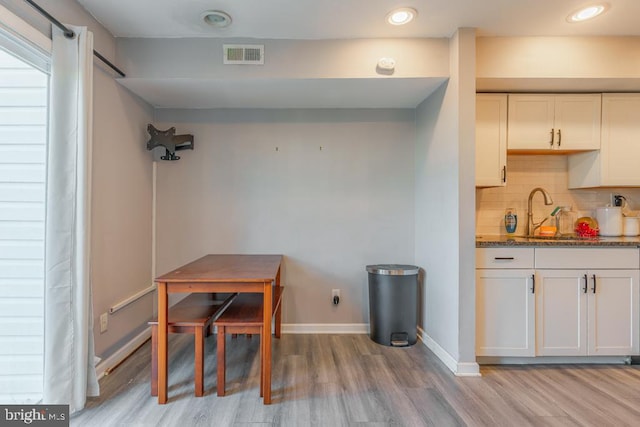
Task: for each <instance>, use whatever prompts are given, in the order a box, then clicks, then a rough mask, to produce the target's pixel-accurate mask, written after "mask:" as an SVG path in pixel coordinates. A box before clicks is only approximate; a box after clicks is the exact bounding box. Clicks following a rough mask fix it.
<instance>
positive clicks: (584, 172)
mask: <svg viewBox="0 0 640 427" xmlns="http://www.w3.org/2000/svg"><path fill="white" fill-rule="evenodd" d="M638 159H640V94H637V93H636V94H631V93H628V94H627V93H624V94H603V95H602V147H601V148H600V151H599V152H593V153H580V154H574V155H571V156H569V167H568V169H569V188H588V187H601V186H602V187H607V186H609V187H611V186H614V187H625V186H627V187H629V186H633V187H636V186H640V168H638Z"/></svg>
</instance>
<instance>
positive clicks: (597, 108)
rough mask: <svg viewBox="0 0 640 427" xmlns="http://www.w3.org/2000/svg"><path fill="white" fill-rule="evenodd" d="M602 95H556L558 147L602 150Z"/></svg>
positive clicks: (556, 138)
mask: <svg viewBox="0 0 640 427" xmlns="http://www.w3.org/2000/svg"><path fill="white" fill-rule="evenodd" d="M601 107H602V95H600V94H581V95H557V96H556V97H555V109H554V112H555V114H554V126H553V127H554V130H555V132H556V135H555V138H554V142H555V148H557V149H559V150H598V149H600V120H601Z"/></svg>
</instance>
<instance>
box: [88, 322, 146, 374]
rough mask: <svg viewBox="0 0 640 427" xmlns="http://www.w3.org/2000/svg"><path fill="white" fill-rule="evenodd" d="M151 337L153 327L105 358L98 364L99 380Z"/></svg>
mask: <svg viewBox="0 0 640 427" xmlns="http://www.w3.org/2000/svg"><path fill="white" fill-rule="evenodd" d="M149 338H151V327H148V328H146V329H145V330H144V331H142V332H140V333H139V334H138V335H136V336H135V337H133V338H132V339H131V340H130V341H129V342H128V343H126V344H125V345H123V346H122V347H121V348H120V349H118V351H116V352H115V353H113V354H112V355H111V356H109V357H107V358H106V359H104V360H103V361H102V362H100V363H98V365H97V366H96V375H97V376H98V380H100V379H101V378H102V377H104V376H105V375H108V374H109V371H110V370H111V369H113V368H115V367H116V366H118V365H119V364H120V363H122V361H123V360H124V359H126V358H127V357H129V355H130V354H131V353H133V352H134V351H136V349H137V348H138V347H140V346H141V345H142V344H144V343H145V341H147V340H148V339H149Z"/></svg>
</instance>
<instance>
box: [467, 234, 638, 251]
mask: <svg viewBox="0 0 640 427" xmlns="http://www.w3.org/2000/svg"><path fill="white" fill-rule="evenodd" d="M505 246H529V247H550V246H557V247H567V246H571V247H573V246H583V247H584V246H595V247H640V237H638V236H636V237H596V238H579V237H561V238H555V237H537V236H536V237H525V236H506V235H480V236H476V248H500V247H505Z"/></svg>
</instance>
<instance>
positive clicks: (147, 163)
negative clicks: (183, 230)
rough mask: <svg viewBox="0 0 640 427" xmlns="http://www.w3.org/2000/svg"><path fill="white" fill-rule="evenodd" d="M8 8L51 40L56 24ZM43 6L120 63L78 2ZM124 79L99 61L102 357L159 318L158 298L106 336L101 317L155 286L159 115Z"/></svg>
mask: <svg viewBox="0 0 640 427" xmlns="http://www.w3.org/2000/svg"><path fill="white" fill-rule="evenodd" d="M0 3H2V4H3V5H5V6H6V7H7V8H8V9H10V10H12V11H13V12H14V13H16V14H17V15H19V16H21V17H22V18H23V19H24V20H26V21H27V22H29V23H31V24H32V25H34V26H35V27H36V28H38V29H40V30H41V31H42V32H43V33H45V34H49V28H50V25H49V24H48V22H47V21H46V20H45V19H44V18H42V17H41V16H40V15H39V14H37V12H35V10H34V9H33V8H31V6H29V5H28V4H26V3H25V2H24V1H18V0H0ZM38 3H39V4H40V6H42V7H43V8H44V9H45V10H47V11H48V12H49V13H51V14H52V15H53V16H55V17H56V18H57V19H58V20H60V21H61V22H64V23H68V24H71V25H85V26H87V27H88V28H89V30H90V31H92V32H93V33H94V37H95V40H94V48H95V49H96V50H97V51H99V52H100V53H102V54H103V55H105V56H106V57H107V58H113V56H114V52H115V40H114V38H113V37H111V35H110V34H109V33H108V32H107V31H106V30H105V29H104V28H103V27H102V26H101V25H100V24H99V23H98V22H97V21H95V20H94V19H93V18H92V17H91V16H90V15H89V14H88V13H86V11H85V10H84V9H83V8H81V7H80V6H79V5H78V4H77V3H76V2H75V1H73V0H39V1H38ZM125 72H126V70H125ZM116 76H117V75H116V74H115V73H114V72H113V71H111V70H110V69H108V68H107V67H106V66H105V65H104V64H103V63H102V62H100V60H98V59H94V119H93V126H94V135H93V199H92V200H93V206H92V210H93V217H92V231H91V237H92V245H91V250H92V254H91V268H92V284H93V300H94V302H93V307H94V325H95V328H94V332H95V342H96V353H97V355H98V356H101V357H104V356H107V355H109V354H110V353H111V352H113V351H115V350H117V349H118V348H119V347H120V345H121V343H122V342H123V341H126V340H128V339H129V338H130V337H131V336H132V335H133V334H135V333H136V332H137V330H139V328H140V327H141V326H142V325H144V323H145V321H146V320H147V319H148V318H149V317H150V316H151V315H152V310H153V304H152V302H153V295H154V294H149V295H147V296H146V297H144V298H142V299H141V300H139V301H138V302H136V303H134V304H132V305H130V306H129V307H127V308H125V309H123V310H121V311H119V312H117V313H115V314H113V315H110V316H109V329H108V331H107V332H106V333H104V334H100V331H99V326H98V325H99V321H98V320H99V315H100V313H102V312H105V311H107V310H108V309H109V307H111V306H112V305H113V304H115V303H117V302H119V301H121V300H123V299H125V298H127V297H129V296H130V295H132V294H134V293H136V292H137V291H139V290H141V289H143V288H146V287H148V286H149V285H151V283H152V277H151V197H152V182H151V177H152V173H151V168H152V161H151V154H150V153H148V152H147V151H146V149H145V143H146V140H147V139H148V136H147V134H146V124H147V123H150V122H151V119H152V110H151V108H150V107H149V106H148V105H147V104H146V103H144V102H142V101H140V100H139V99H137V98H134V97H133V96H132V95H131V94H130V93H129V92H127V91H126V90H125V89H123V88H122V87H121V86H120V85H119V84H117V83H116V81H115V77H116Z"/></svg>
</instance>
